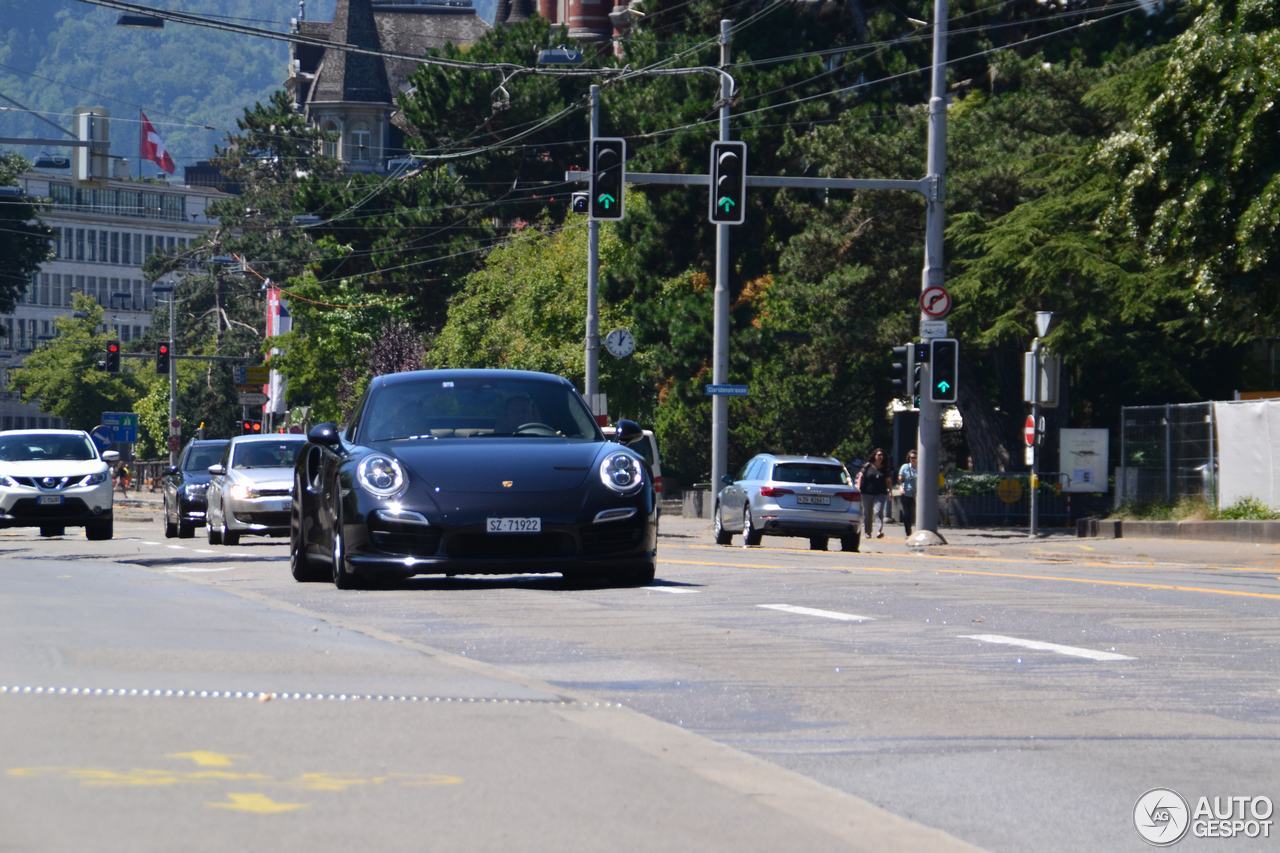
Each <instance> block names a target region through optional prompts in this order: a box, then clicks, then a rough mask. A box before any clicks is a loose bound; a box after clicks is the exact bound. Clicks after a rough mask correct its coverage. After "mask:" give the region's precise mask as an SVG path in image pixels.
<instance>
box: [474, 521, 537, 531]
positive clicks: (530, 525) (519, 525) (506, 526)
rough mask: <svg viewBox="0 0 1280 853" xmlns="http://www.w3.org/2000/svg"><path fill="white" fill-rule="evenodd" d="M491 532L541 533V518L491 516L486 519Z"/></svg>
mask: <svg viewBox="0 0 1280 853" xmlns="http://www.w3.org/2000/svg"><path fill="white" fill-rule="evenodd" d="M485 530H486V531H487V532H489V533H541V532H542V519H541V518H489V519H486V520H485Z"/></svg>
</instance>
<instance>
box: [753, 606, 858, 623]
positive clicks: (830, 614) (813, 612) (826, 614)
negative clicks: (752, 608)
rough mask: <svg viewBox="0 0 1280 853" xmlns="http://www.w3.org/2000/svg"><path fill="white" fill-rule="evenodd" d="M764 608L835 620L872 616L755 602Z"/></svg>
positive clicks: (856, 620)
mask: <svg viewBox="0 0 1280 853" xmlns="http://www.w3.org/2000/svg"><path fill="white" fill-rule="evenodd" d="M756 607H763V608H764V609H765V610H781V611H782V612H783V613H795V614H796V615H798V616H818V617H821V618H823V619H834V620H836V621H837V622H870V621H871V619H872V617H870V616H859V615H857V614H856V613H841V612H840V611H838V610H818V609H817V608H814V607H797V606H796V605H794V604H757V605H756Z"/></svg>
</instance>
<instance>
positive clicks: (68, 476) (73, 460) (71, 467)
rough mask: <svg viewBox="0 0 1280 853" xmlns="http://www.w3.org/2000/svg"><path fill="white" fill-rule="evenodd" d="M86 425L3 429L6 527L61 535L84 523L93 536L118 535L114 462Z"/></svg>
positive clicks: (1, 507)
mask: <svg viewBox="0 0 1280 853" xmlns="http://www.w3.org/2000/svg"><path fill="white" fill-rule="evenodd" d="M119 458H120V454H118V453H116V452H115V451H114V450H107V451H105V452H102V453H99V452H98V446H97V445H96V444H94V443H93V439H91V438H89V434H88V433H87V432H85V431H84V430H78V429H75V430H72V429H34V430H3V431H0V527H39V528H40V535H41V536H61V535H62V534H63V533H64V532H65V529H66V528H67V527H84V533H85V536H86V538H88V539H110V538H111V535H112V513H111V494H112V483H111V470H110V464H111V463H112V462H115V461H116V460H118V459H119Z"/></svg>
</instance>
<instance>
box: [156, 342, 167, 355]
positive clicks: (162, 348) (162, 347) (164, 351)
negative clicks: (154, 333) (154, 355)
mask: <svg viewBox="0 0 1280 853" xmlns="http://www.w3.org/2000/svg"><path fill="white" fill-rule="evenodd" d="M156 352H158V353H160V354H161V355H168V354H169V345H168V344H160V346H159V347H158V348H157V349H156Z"/></svg>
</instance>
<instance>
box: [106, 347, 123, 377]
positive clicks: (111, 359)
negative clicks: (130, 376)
mask: <svg viewBox="0 0 1280 853" xmlns="http://www.w3.org/2000/svg"><path fill="white" fill-rule="evenodd" d="M104 365H105V367H106V371H107V373H119V372H120V342H119V341H107V357H106V359H105V362H104Z"/></svg>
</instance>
